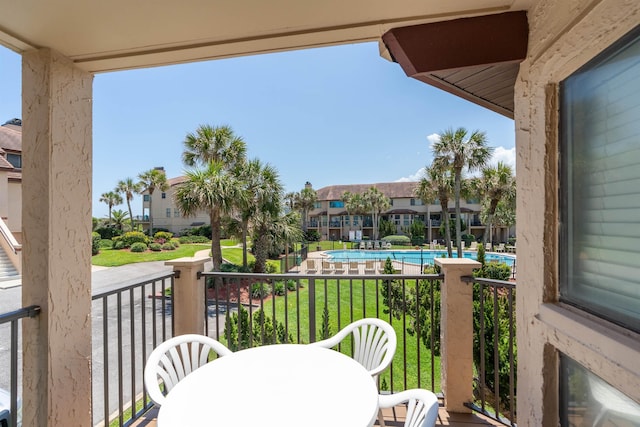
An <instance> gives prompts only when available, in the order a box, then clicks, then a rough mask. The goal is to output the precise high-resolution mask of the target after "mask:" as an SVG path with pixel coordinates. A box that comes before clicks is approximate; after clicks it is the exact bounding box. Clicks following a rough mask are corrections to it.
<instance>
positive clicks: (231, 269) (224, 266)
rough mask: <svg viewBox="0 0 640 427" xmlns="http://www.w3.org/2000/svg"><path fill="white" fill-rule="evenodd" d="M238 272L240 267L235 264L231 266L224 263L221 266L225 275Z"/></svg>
mask: <svg viewBox="0 0 640 427" xmlns="http://www.w3.org/2000/svg"><path fill="white" fill-rule="evenodd" d="M238 270H239V267H238V266H237V265H235V264H229V263H227V262H223V263H222V264H221V265H220V271H221V272H224V273H237V272H238Z"/></svg>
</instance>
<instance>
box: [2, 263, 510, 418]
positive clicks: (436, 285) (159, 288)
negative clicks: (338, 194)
mask: <svg viewBox="0 0 640 427" xmlns="http://www.w3.org/2000/svg"><path fill="white" fill-rule="evenodd" d="M204 261H205V260H202V259H200V260H190V259H188V260H185V259H182V260H175V261H169V262H167V264H169V265H172V266H173V268H174V272H173V273H171V274H169V275H163V276H157V277H151V278H149V279H148V280H147V281H144V282H141V283H135V284H130V285H127V286H120V287H117V288H116V289H112V290H109V291H107V292H102V293H100V294H95V295H93V296H92V300H93V305H92V317H93V360H92V376H93V380H92V390H93V399H92V401H93V408H92V411H93V425H118V426H129V425H155V423H154V421H153V420H154V419H155V414H156V412H155V410H154V409H153V407H152V403H151V402H150V400H149V398H148V396H147V395H146V393H145V392H144V388H143V382H142V371H143V367H144V363H145V362H146V359H147V356H148V354H149V353H150V351H151V350H152V349H153V348H154V347H155V346H156V345H157V344H158V343H159V342H161V341H163V340H165V339H167V338H168V337H170V336H173V335H178V334H182V333H191V332H197V333H204V334H207V335H209V336H212V337H214V338H216V339H218V340H220V341H222V342H224V343H225V344H226V345H227V346H229V347H230V348H232V349H234V350H238V349H241V348H245V347H248V346H255V345H266V344H277V343H281V342H284V341H287V342H295V343H309V342H314V341H316V340H319V339H322V338H323V337H324V336H325V335H327V334H332V333H335V332H337V330H339V329H340V328H341V327H342V326H344V325H346V324H347V323H349V322H351V321H353V320H357V319H358V318H362V317H380V318H383V319H385V320H386V321H388V322H389V323H390V324H392V325H393V326H394V328H396V332H397V334H398V347H397V351H396V356H395V358H394V361H393V363H392V365H391V367H390V368H389V369H388V370H387V371H386V372H385V373H384V374H383V375H381V376H380V378H379V383H378V387H379V389H380V390H381V392H383V393H390V392H395V391H401V390H404V389H408V388H413V387H422V388H427V389H430V390H433V391H434V392H436V393H437V394H439V396H440V397H441V411H440V424H439V425H452V426H456V425H458V426H466V425H469V426H473V425H476V426H486V425H503V423H506V424H507V425H509V421H507V420H506V418H505V416H507V415H508V414H510V413H513V411H514V408H515V380H514V379H513V375H514V369H515V365H514V358H513V353H511V356H510V357H509V358H508V359H507V363H508V365H509V366H506V367H505V368H502V367H501V368H500V369H501V370H502V369H506V371H511V374H512V377H511V380H510V381H509V382H508V391H507V393H506V394H507V395H508V396H509V401H510V402H511V403H510V406H509V407H507V408H505V407H504V405H503V404H502V403H500V402H497V401H494V400H493V398H491V397H490V395H491V393H486V394H485V391H486V390H487V389H488V388H489V387H476V388H477V390H476V394H475V395H474V383H477V384H479V383H482V384H485V385H487V384H489V383H490V381H485V376H486V377H487V378H489V377H490V376H491V375H493V374H492V372H494V368H495V366H494V360H496V359H495V358H494V357H493V356H491V355H492V354H495V352H494V349H497V347H498V346H497V342H498V340H499V339H500V340H503V341H504V340H505V339H506V340H508V341H509V342H510V343H511V346H512V347H513V346H514V345H515V330H514V328H513V327H512V328H511V332H510V334H509V336H508V337H498V336H495V337H494V338H493V341H491V342H487V341H485V340H484V339H481V340H480V341H481V347H480V351H481V352H482V355H483V359H482V363H480V364H479V365H477V366H471V365H470V364H469V363H466V362H464V360H467V361H468V360H471V353H470V352H471V347H472V345H471V342H472V341H474V337H487V336H488V335H487V334H485V333H484V330H485V328H489V325H484V324H483V323H482V321H481V322H480V323H479V324H478V327H477V328H476V330H475V331H474V330H472V328H471V327H469V328H466V327H465V326H464V325H465V322H466V324H467V325H469V326H470V325H472V324H473V322H471V320H472V316H473V310H474V308H473V307H474V301H473V299H474V298H475V297H477V296H478V295H484V297H483V298H478V299H479V301H476V302H477V303H478V304H479V307H481V312H482V311H484V310H485V309H484V308H482V307H485V308H486V309H489V308H490V306H491V304H493V303H492V302H491V301H496V299H497V298H501V299H504V300H505V301H506V302H507V307H509V308H511V309H512V308H513V297H514V292H515V283H513V282H497V281H485V280H481V279H474V278H472V277H469V276H470V274H471V271H472V269H473V267H475V266H476V265H477V263H475V262H473V261H469V260H467V261H469V263H466V262H462V263H461V262H460V261H458V262H456V260H454V259H449V260H441V261H442V265H441V268H442V271H443V274H441V275H435V274H434V275H424V274H413V275H408V274H393V275H380V274H378V275H361V274H355V275H347V274H344V275H338V274H326V275H325V274H281V275H266V274H239V273H203V272H202V271H203V266H204ZM461 261H464V260H461ZM474 283H475V284H474ZM472 290H473V292H472ZM392 291H393V293H394V296H393V297H392ZM385 298H390V299H387V300H385ZM412 298H415V299H417V300H419V301H421V306H422V304H426V305H427V306H428V307H429V308H430V309H429V310H425V311H424V312H421V316H422V315H425V316H427V318H428V322H427V323H425V324H427V325H437V327H429V328H428V331H427V330H425V329H424V328H423V326H424V325H425V324H421V323H415V322H414V319H415V316H414V315H412V314H411V310H410V308H409V305H410V304H408V302H409V301H411V300H412ZM439 300H441V301H442V303H441V304H442V310H443V315H442V316H440V315H438V314H437V313H438V312H437V310H435V308H434V307H435V305H436V304H438V301H439ZM385 301H391V302H385ZM485 304H486V305H485ZM494 305H495V304H494ZM495 306H496V307H497V305H495ZM447 307H449V308H447ZM444 310H448V314H447V315H446V316H445V315H444ZM496 310H497V308H496ZM242 311H244V312H246V314H247V317H246V318H247V319H248V327H247V328H246V329H245V330H242V329H241V328H242V326H238V329H239V330H238V331H237V334H234V333H232V329H230V328H229V327H227V325H228V323H227V320H228V319H230V318H233V317H234V316H235V317H236V318H238V317H241V316H239V314H240V313H241V312H242ZM495 313H496V315H498V311H495ZM504 314H505V313H503V312H500V315H504ZM38 315H39V312H38V308H37V307H30V308H27V309H24V310H20V311H19V312H16V313H9V314H5V315H1V316H0V338H2V342H10V343H11V346H10V349H11V351H10V353H11V363H10V370H9V371H10V379H9V380H8V383H7V384H6V387H7V388H9V389H10V390H11V391H12V395H13V396H17V395H19V394H20V392H21V389H22V384H21V381H22V372H21V370H19V369H18V366H20V364H19V363H18V361H19V358H20V343H19V337H18V334H17V331H18V329H19V328H20V326H21V325H20V324H21V322H29V321H31V318H32V317H33V318H37V316H38ZM506 315H507V317H508V319H505V320H507V321H508V322H509V323H510V324H511V325H513V323H514V322H515V321H514V318H513V310H512V311H511V312H507V313H506ZM326 319H328V323H327V322H325V321H324V320H326ZM441 319H442V321H441ZM446 319H449V320H448V321H446V322H445V320H446ZM238 324H239V325H241V324H242V322H238ZM327 325H331V326H329V327H327ZM9 330H10V331H9ZM5 333H6V335H7V337H6V339H5ZM9 335H10V337H9ZM234 336H235V337H242V336H244V337H246V338H245V339H244V340H240V339H234V338H233V337H234ZM440 336H441V337H442V340H441V341H440V340H439V337H440ZM283 340H284V341H283ZM463 347H465V348H467V350H464V349H463ZM436 348H437V349H438V350H434V351H431V350H430V349H436ZM448 349H449V350H448ZM465 352H467V353H468V356H469V358H465V357H463V354H464V353H465ZM446 354H451V355H452V357H450V358H447V357H446ZM485 355H486V356H485ZM454 356H455V357H454ZM485 360H486V363H485ZM500 363H502V361H501V362H500ZM447 369H449V370H454V372H456V373H457V374H459V373H463V375H462V378H464V380H463V381H462V383H461V382H460V380H459V379H455V378H453V375H449V376H447V375H446V372H447ZM0 372H1V371H0ZM456 377H459V375H456ZM0 380H2V382H0V386H2V387H5V379H4V378H1V379H0ZM495 394H496V395H498V394H504V393H499V392H496V393H495ZM503 402H504V401H503ZM14 404H15V406H14V408H13V409H14V410H13V411H12V413H16V412H15V408H17V402H15V403H14ZM131 408H134V410H133V411H132V410H131ZM492 408H501V409H500V410H499V411H498V412H496V411H494V410H493V409H492ZM27 410H29V408H25V411H27ZM402 417H403V414H402V408H400V407H398V408H396V409H395V410H393V411H391V410H389V411H386V412H385V419H386V420H387V421H388V422H387V425H399V424H398V423H399V422H400V421H401V420H402ZM104 420H107V421H108V422H104ZM500 421H501V422H502V423H501V422H500ZM147 423H148V424H147ZM10 425H11V424H10Z"/></svg>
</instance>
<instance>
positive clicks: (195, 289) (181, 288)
mask: <svg viewBox="0 0 640 427" xmlns="http://www.w3.org/2000/svg"><path fill="white" fill-rule="evenodd" d="M210 260H211V258H209V257H207V258H178V259H174V260H171V261H166V262H165V265H170V266H172V267H173V271H174V272H178V271H179V273H177V274H176V278H175V280H174V284H173V321H174V330H173V334H174V336H175V335H183V334H204V322H205V318H204V309H203V307H204V304H205V300H204V299H205V298H204V292H203V287H204V280H205V279H204V277H201V278H198V273H199V272H202V271H203V270H204V264H205V263H206V262H207V261H210Z"/></svg>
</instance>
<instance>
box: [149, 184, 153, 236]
mask: <svg viewBox="0 0 640 427" xmlns="http://www.w3.org/2000/svg"><path fill="white" fill-rule="evenodd" d="M152 203H153V190H149V236H151V237H153V205H152Z"/></svg>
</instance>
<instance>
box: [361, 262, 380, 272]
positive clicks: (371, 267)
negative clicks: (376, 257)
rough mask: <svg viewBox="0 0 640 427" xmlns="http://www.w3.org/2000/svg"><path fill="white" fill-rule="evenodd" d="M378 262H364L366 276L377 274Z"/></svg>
mask: <svg viewBox="0 0 640 427" xmlns="http://www.w3.org/2000/svg"><path fill="white" fill-rule="evenodd" d="M376 272H377V271H376V262H375V261H373V260H370V259H368V260H366V261H365V262H364V274H376Z"/></svg>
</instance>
